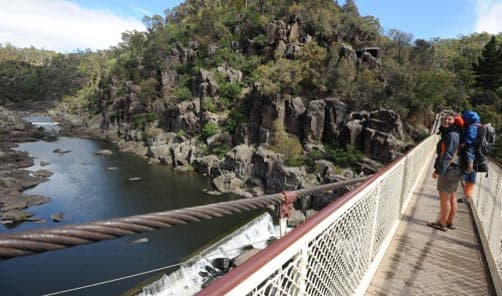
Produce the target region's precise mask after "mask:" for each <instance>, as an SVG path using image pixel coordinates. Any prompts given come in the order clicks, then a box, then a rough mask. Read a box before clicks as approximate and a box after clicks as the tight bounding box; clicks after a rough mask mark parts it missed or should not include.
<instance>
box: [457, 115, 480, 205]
mask: <svg viewBox="0 0 502 296" xmlns="http://www.w3.org/2000/svg"><path fill="white" fill-rule="evenodd" d="M462 119H463V120H464V128H465V129H464V134H463V136H462V139H461V141H460V147H461V150H462V168H463V169H464V176H463V178H462V189H463V191H464V196H465V200H466V202H469V201H470V199H471V198H472V194H473V191H474V186H475V184H476V171H475V170H474V159H475V155H476V152H475V144H476V138H477V136H478V127H479V125H480V122H481V118H480V117H479V114H478V113H476V112H475V111H472V110H471V111H464V112H462Z"/></svg>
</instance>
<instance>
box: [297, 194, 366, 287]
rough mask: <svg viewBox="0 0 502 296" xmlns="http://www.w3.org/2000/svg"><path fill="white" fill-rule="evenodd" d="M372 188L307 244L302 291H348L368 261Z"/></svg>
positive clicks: (361, 273)
mask: <svg viewBox="0 0 502 296" xmlns="http://www.w3.org/2000/svg"><path fill="white" fill-rule="evenodd" d="M372 193H374V192H371V191H370V192H368V193H367V194H366V195H365V196H364V197H363V198H361V200H359V202H358V203H357V204H356V205H354V207H352V208H351V209H349V210H348V211H346V212H345V213H344V214H343V215H342V216H341V217H340V218H339V219H338V220H337V221H336V222H335V223H333V224H332V225H331V226H330V227H329V228H327V229H326V230H325V231H324V232H323V233H321V234H320V235H319V236H318V237H317V238H316V239H315V240H313V241H312V242H311V243H310V244H309V246H308V250H309V251H308V266H309V268H311V270H310V272H309V274H308V276H307V288H306V294H307V295H312V294H318V292H319V295H351V294H353V292H354V291H355V290H356V289H357V283H358V282H359V281H360V280H361V278H362V277H363V275H364V273H363V272H361V271H364V270H366V269H367V267H368V265H369V264H370V253H369V245H370V242H371V227H370V225H369V224H370V223H371V221H373V214H374V208H375V206H374V204H375V201H374V196H375V195H374V194H372Z"/></svg>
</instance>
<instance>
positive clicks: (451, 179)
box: [437, 167, 462, 192]
mask: <svg viewBox="0 0 502 296" xmlns="http://www.w3.org/2000/svg"><path fill="white" fill-rule="evenodd" d="M461 179H462V170H461V169H460V168H458V167H455V168H454V167H449V168H448V170H447V171H446V173H445V174H444V175H442V176H439V177H438V185H437V188H438V191H439V192H457V189H458V184H459V183H460V180H461Z"/></svg>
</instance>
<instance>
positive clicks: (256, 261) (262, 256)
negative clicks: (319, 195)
mask: <svg viewBox="0 0 502 296" xmlns="http://www.w3.org/2000/svg"><path fill="white" fill-rule="evenodd" d="M435 138H436V137H435V136H432V137H429V138H428V139H426V140H424V142H428V141H435ZM424 142H422V145H418V146H416V147H414V148H413V149H411V150H410V151H408V153H406V154H405V155H403V156H401V157H400V158H398V159H396V160H395V161H393V162H392V163H390V164H389V165H388V166H386V167H385V168H383V169H382V170H380V171H378V172H377V173H376V174H375V175H373V176H372V177H370V178H369V179H368V180H366V181H365V182H363V183H362V184H360V185H359V186H358V187H357V188H356V189H354V190H352V191H350V192H347V193H345V194H344V195H342V196H341V197H340V198H338V199H336V200H335V201H334V202H332V203H330V204H329V205H328V206H327V207H325V208H324V209H322V210H321V211H320V212H319V213H317V214H316V215H314V216H312V217H311V218H309V219H307V220H306V221H305V222H304V223H302V224H301V225H299V226H298V227H297V228H295V229H294V230H292V231H291V232H290V233H288V234H287V235H286V236H284V237H282V238H280V239H279V240H277V241H275V242H273V243H272V244H271V245H270V246H268V247H267V248H266V249H264V250H262V251H260V252H259V253H257V254H256V255H254V256H253V257H252V258H251V259H250V260H247V261H246V262H244V263H243V264H242V265H240V266H238V267H236V268H234V269H232V270H231V271H230V272H229V273H227V274H226V275H225V276H223V277H221V278H220V279H218V280H216V281H215V282H213V283H212V284H210V285H209V286H207V287H206V288H205V289H204V290H202V291H200V292H199V293H198V294H197V295H198V296H206V295H207V296H209V295H225V294H227V293H229V294H231V293H230V292H235V291H236V289H238V288H237V287H238V286H239V285H241V284H242V283H243V281H244V280H246V279H248V278H250V277H251V276H252V275H254V274H255V273H257V272H258V270H260V269H266V267H265V265H266V264H267V263H269V262H271V260H272V259H274V258H277V257H279V256H281V255H282V254H283V253H285V252H287V250H288V249H290V248H291V246H292V245H293V244H297V243H299V242H300V241H301V240H302V239H303V238H304V237H305V236H306V235H307V234H308V233H309V232H311V231H312V230H313V229H314V228H315V227H319V225H320V224H323V223H324V224H326V223H327V222H326V220H328V217H330V216H333V215H335V214H336V213H338V212H342V210H346V207H344V206H345V205H347V204H349V203H350V202H351V201H352V200H353V199H355V197H358V196H360V195H361V193H363V191H365V189H366V188H367V187H368V186H369V185H371V184H374V183H375V182H378V180H380V179H381V177H382V176H383V175H384V174H386V173H388V172H389V171H391V170H394V169H396V167H397V166H399V165H401V164H402V163H403V160H404V159H405V158H406V157H407V156H409V155H411V154H412V153H414V152H416V151H417V150H418V149H421V146H423V145H424ZM433 151H434V150H433ZM426 159H427V157H424V158H423V160H426ZM426 163H427V162H426V161H424V164H426ZM418 170H419V169H418ZM342 208H344V209H342ZM341 214H343V213H340V215H341ZM289 253H291V252H289ZM289 255H291V254H289ZM268 271H270V270H268ZM262 275H263V274H262ZM240 292H242V293H244V294H246V293H248V291H247V290H246V291H240Z"/></svg>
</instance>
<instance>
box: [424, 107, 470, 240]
mask: <svg viewBox="0 0 502 296" xmlns="http://www.w3.org/2000/svg"><path fill="white" fill-rule="evenodd" d="M439 132H440V134H441V140H440V141H439V142H438V144H437V148H436V152H437V157H436V160H435V162H434V173H433V174H432V178H434V179H437V180H438V182H437V189H438V191H439V199H440V212H439V221H436V222H429V223H427V225H428V226H430V227H432V228H434V229H438V230H441V231H446V230H447V228H450V229H455V227H454V226H453V220H454V218H455V214H456V213H457V193H456V192H457V188H458V184H459V183H460V179H461V178H462V170H461V168H460V164H459V162H458V157H457V153H458V149H459V145H460V134H461V130H460V128H459V127H458V126H457V125H455V114H454V113H453V112H452V113H448V114H446V115H445V117H444V118H443V124H442V126H441V127H440V129H439Z"/></svg>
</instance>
